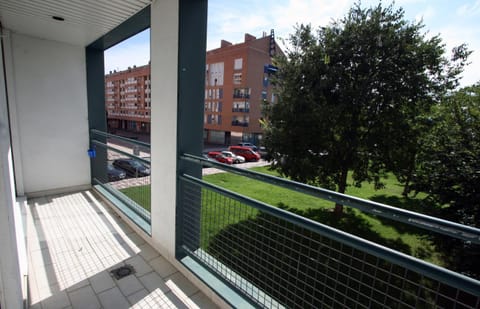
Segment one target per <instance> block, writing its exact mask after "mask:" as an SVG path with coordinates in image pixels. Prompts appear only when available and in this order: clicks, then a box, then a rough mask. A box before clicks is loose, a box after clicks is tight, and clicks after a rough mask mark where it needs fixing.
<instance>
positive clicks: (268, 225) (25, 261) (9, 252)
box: [0, 0, 480, 309]
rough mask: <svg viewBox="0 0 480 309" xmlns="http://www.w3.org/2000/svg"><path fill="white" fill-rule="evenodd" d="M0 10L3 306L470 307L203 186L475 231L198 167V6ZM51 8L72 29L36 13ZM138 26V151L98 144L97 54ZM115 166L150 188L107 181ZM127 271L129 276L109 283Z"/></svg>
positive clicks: (434, 282)
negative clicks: (142, 84)
mask: <svg viewBox="0 0 480 309" xmlns="http://www.w3.org/2000/svg"><path fill="white" fill-rule="evenodd" d="M150 2H151V3H150ZM192 5H194V7H190V6H192ZM76 8H82V9H81V10H80V9H76ZM0 10H1V13H2V14H0V16H1V18H2V20H1V21H2V27H3V29H2V38H1V39H2V43H3V47H4V48H2V49H0V53H2V58H3V60H4V61H0V67H1V69H2V70H1V71H2V72H4V74H2V75H1V77H0V84H1V87H0V123H1V124H2V126H1V130H0V248H1V251H0V259H1V263H0V283H1V284H0V307H1V308H23V307H28V305H31V307H33V308H43V309H45V308H54V307H60V308H68V307H70V306H71V307H91V308H100V307H103V308H122V307H123V308H124V307H134V308H148V307H154V308H156V307H160V308H161V307H193V308H194V307H196V306H198V307H202V308H205V307H206V308H210V307H215V306H218V307H221V308H227V307H244V308H251V307H276V308H286V307H322V306H323V307H365V308H368V307H382V306H396V307H405V308H414V307H435V306H444V307H447V308H450V307H455V306H457V307H466V308H478V307H479V304H480V282H479V281H477V280H474V279H472V278H468V277H465V276H463V275H461V274H458V273H455V272H453V271H450V270H447V269H444V268H442V267H438V266H435V265H432V264H429V263H426V262H423V261H421V260H418V259H416V258H413V257H411V256H408V255H405V254H402V253H399V252H397V251H395V250H393V249H391V248H388V247H383V246H381V245H379V244H376V243H372V242H371V241H368V240H366V239H360V238H358V237H356V236H353V235H350V234H347V233H345V232H343V231H341V230H336V229H334V228H332V227H329V226H326V225H323V224H320V223H318V222H314V221H311V220H308V219H305V218H302V217H300V216H298V215H295V214H292V213H288V212H286V211H284V210H282V209H279V208H277V207H273V206H272V205H268V204H265V203H264V202H261V201H258V200H254V199H252V198H250V197H248V196H244V195H241V194H238V193H235V192H232V191H229V190H226V189H225V188H222V187H218V186H214V185H212V184H210V183H207V182H205V181H204V180H203V179H202V166H203V165H205V166H212V167H215V168H218V169H222V170H224V171H225V172H228V173H235V174H239V175H244V176H246V177H249V178H253V179H257V180H261V181H263V182H267V183H268V184H275V185H280V186H282V187H285V188H288V189H291V190H294V191H301V192H304V193H306V194H309V195H313V196H315V197H317V198H322V199H327V200H328V201H331V202H341V203H343V204H344V205H347V206H349V207H352V208H356V209H358V211H363V212H366V213H373V214H375V215H378V216H382V217H386V218H389V219H393V220H399V221H402V222H405V223H407V224H413V225H415V226H416V227H418V228H422V229H424V230H426V231H427V233H441V234H442V235H445V237H453V238H456V239H458V240H459V241H469V242H475V243H478V242H479V239H480V232H479V230H478V229H472V228H469V227H466V226H461V225H458V224H455V223H451V222H444V221H442V220H438V219H436V218H431V217H426V216H422V215H419V214H416V213H412V212H406V211H402V210H401V209H394V208H392V207H388V206H386V205H382V204H378V203H372V202H368V201H363V200H359V199H355V198H352V197H349V196H344V195H338V194H336V193H335V192H329V191H326V190H323V189H319V188H312V187H310V186H305V185H302V184H299V183H293V182H289V181H286V180H282V179H278V178H271V177H268V176H265V175H261V174H258V173H254V172H249V171H247V170H242V169H237V168H235V167H231V166H226V165H223V164H220V163H216V162H212V161H209V160H205V159H203V158H202V157H200V154H201V152H202V137H203V132H202V128H203V109H204V99H203V98H204V95H205V89H204V83H203V80H202V78H204V76H205V46H206V42H205V36H206V24H207V21H206V17H207V16H206V12H207V3H206V1H179V2H177V1H153V2H152V1H141V0H128V1H123V0H120V1H119V2H112V3H110V4H109V7H105V6H102V5H98V4H96V3H94V2H85V1H81V0H71V1H69V2H68V3H67V2H61V3H60V2H59V3H56V2H52V1H48V2H45V1H44V2H42V1H40V2H37V5H36V6H35V7H33V8H32V7H31V6H30V5H28V4H26V2H24V1H10V2H8V10H7V9H5V1H0ZM12 10H13V11H14V12H13V13H12V14H10V12H12ZM52 11H53V12H56V14H57V12H58V14H65V16H66V19H65V20H67V19H68V16H69V15H68V14H71V13H73V14H74V16H75V18H76V19H75V20H76V24H75V25H73V26H72V25H71V24H69V23H64V24H62V23H61V22H60V21H59V20H53V19H51V20H50V19H49V18H46V17H45V16H44V15H43V14H40V13H41V12H52ZM39 12H40V13H39ZM88 12H96V13H97V14H95V15H91V14H88ZM112 12H115V17H114V18H112ZM123 22H127V25H128V27H125V26H121V24H123ZM19 25H21V27H20V26H19ZM124 25H125V24H124ZM148 27H150V28H151V29H150V31H151V35H150V39H151V44H150V45H151V55H152V61H151V77H152V79H151V80H152V89H153V90H154V91H152V93H151V94H152V96H151V98H152V100H153V101H155V102H161V104H158V106H155V108H153V109H151V110H150V111H149V112H150V114H149V116H148V117H150V115H151V118H152V121H151V141H152V144H151V145H143V144H141V143H140V142H139V141H136V142H135V141H131V140H128V139H125V138H123V139H122V138H121V137H118V136H111V135H108V134H107V133H105V132H106V129H107V123H106V120H105V112H106V108H105V93H104V83H105V72H104V69H103V62H104V52H105V50H106V49H108V48H109V47H111V46H113V45H115V44H117V43H118V42H120V41H122V40H123V39H126V38H127V37H128V36H129V35H131V34H132V33H137V32H139V31H142V30H144V29H146V28H148ZM165 47H168V50H169V51H171V52H168V53H165V52H164V51H165ZM59 60H61V61H59ZM58 72H62V74H58ZM38 76H42V80H46V81H48V82H45V83H41V84H38V78H37V77H38ZM29 85H35V86H36V87H29ZM58 85H69V86H68V87H59V86H58ZM39 87H40V88H39ZM39 89H40V90H41V91H39ZM7 90H8V91H7ZM240 93H241V92H240ZM242 95H243V97H241V98H246V97H245V96H246V95H249V94H248V91H244V94H242ZM122 102H123V101H122ZM114 114H115V113H112V115H114ZM117 114H118V113H117ZM120 115H122V114H120ZM132 116H133V115H132ZM39 123H41V124H42V125H38V124H39ZM130 124H131V123H130ZM130 124H129V125H130ZM232 124H233V123H232ZM246 124H247V123H244V122H235V125H241V126H244V125H246ZM247 125H248V124H247ZM113 138H116V139H117V142H115V143H113V142H112V141H111V140H112V139H113ZM128 145H130V146H128ZM131 145H134V146H131ZM137 146H138V147H137ZM150 147H151V152H149V151H146V149H148V148H150ZM119 158H130V159H133V160H135V161H138V162H141V163H142V164H145V165H147V166H149V167H150V169H151V175H150V176H147V175H145V174H143V175H141V174H140V173H139V172H138V170H137V171H136V172H132V173H131V174H130V175H129V178H128V179H109V177H108V166H109V163H112V161H113V160H115V159H119ZM127 189H128V190H127ZM24 200H26V201H27V202H26V203H24V202H23V201H24ZM25 239H26V244H25ZM124 265H125V266H127V265H130V266H132V267H133V270H134V273H131V271H132V269H131V268H130V269H129V268H127V269H125V268H122V269H121V270H120V271H119V272H116V273H114V274H112V273H111V272H110V271H112V270H114V269H117V268H118V267H119V266H124ZM259 270H260V271H259ZM122 274H125V275H127V276H126V277H124V278H121V279H117V278H115V277H114V275H122Z"/></svg>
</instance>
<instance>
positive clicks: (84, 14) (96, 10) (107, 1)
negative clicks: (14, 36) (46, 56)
mask: <svg viewBox="0 0 480 309" xmlns="http://www.w3.org/2000/svg"><path fill="white" fill-rule="evenodd" d="M151 2H152V0H0V22H1V23H2V26H3V27H4V28H6V29H10V30H12V31H14V32H18V33H23V34H28V35H31V36H35V37H39V38H43V39H49V40H55V41H60V42H66V43H70V44H75V45H82V46H86V45H88V44H90V43H92V42H93V41H95V40H96V39H98V38H99V37H101V36H103V35H104V34H106V33H107V32H109V31H110V30H112V29H114V28H115V27H117V26H118V25H120V24H121V23H122V22H123V21H125V20H127V19H128V18H129V17H131V16H133V15H135V14H136V13H137V12H139V11H140V10H142V9H143V8H145V7H146V6H147V5H149V4H150V3H151ZM52 16H59V17H62V18H64V19H65V20H64V21H58V20H54V19H53V18H52Z"/></svg>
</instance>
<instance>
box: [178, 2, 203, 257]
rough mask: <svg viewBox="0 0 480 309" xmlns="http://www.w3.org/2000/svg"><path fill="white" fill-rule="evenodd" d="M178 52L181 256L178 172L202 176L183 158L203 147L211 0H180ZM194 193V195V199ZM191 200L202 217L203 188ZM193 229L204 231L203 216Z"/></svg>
mask: <svg viewBox="0 0 480 309" xmlns="http://www.w3.org/2000/svg"><path fill="white" fill-rule="evenodd" d="M179 5H180V6H179V53H178V57H179V59H178V113H177V130H178V132H177V158H178V159H177V198H176V200H177V218H176V219H177V222H176V224H177V225H176V227H177V232H176V233H177V235H176V256H177V258H181V257H182V256H183V255H184V253H183V252H182V250H181V243H182V231H183V223H182V222H183V211H182V209H183V207H184V205H183V201H185V199H183V196H184V195H185V193H186V191H185V187H184V186H183V185H182V183H181V181H180V180H179V179H178V175H181V174H183V173H188V174H190V175H194V176H195V177H198V178H201V176H202V168H201V166H200V165H198V164H195V163H193V162H186V161H185V160H180V155H181V154H183V153H191V154H197V155H200V154H201V153H202V149H203V108H204V85H205V50H206V36H207V31H206V30H207V7H208V1H207V0H201V1H199V0H180V2H179ZM192 193H193V194H194V197H193V199H192ZM189 194H190V197H191V198H190V199H189V201H190V203H194V204H195V205H194V207H195V208H196V209H197V211H198V213H197V215H196V216H195V218H200V216H199V215H198V214H199V213H200V206H201V205H200V204H201V190H198V192H196V191H195V192H189ZM195 224H196V226H193V227H192V226H190V227H189V228H190V230H192V228H193V230H196V231H198V235H199V234H200V219H199V222H196V223H195Z"/></svg>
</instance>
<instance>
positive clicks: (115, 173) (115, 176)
mask: <svg viewBox="0 0 480 309" xmlns="http://www.w3.org/2000/svg"><path fill="white" fill-rule="evenodd" d="M107 176H108V181H117V180H122V179H124V178H125V177H126V176H127V175H126V173H125V172H124V171H123V170H121V169H118V168H116V167H115V166H113V165H111V164H107Z"/></svg>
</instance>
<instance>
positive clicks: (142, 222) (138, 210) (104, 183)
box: [90, 130, 151, 233]
mask: <svg viewBox="0 0 480 309" xmlns="http://www.w3.org/2000/svg"><path fill="white" fill-rule="evenodd" d="M107 141H108V142H107ZM90 146H91V150H92V149H93V150H95V151H94V152H95V153H96V154H95V155H94V156H93V157H92V158H91V160H92V166H93V167H94V168H92V183H93V184H94V185H95V187H96V188H97V190H99V191H100V192H101V193H102V194H104V195H106V196H107V198H108V199H109V200H111V201H112V202H113V204H115V206H117V207H118V208H119V209H120V210H121V211H122V212H123V213H124V214H125V215H126V216H127V217H129V218H130V219H131V220H132V221H133V222H135V223H136V224H137V225H138V226H140V227H141V228H142V229H143V230H145V231H146V232H147V233H150V232H151V215H150V208H151V202H150V201H151V195H150V190H151V187H150V184H151V182H150V160H149V157H150V155H149V153H150V145H149V144H147V143H144V142H141V141H136V140H132V139H129V138H125V137H122V136H117V135H113V134H109V133H106V132H102V131H98V130H91V139H90ZM140 154H143V157H142V156H140ZM122 160H127V161H128V162H132V164H134V166H132V167H128V166H125V165H120V163H119V162H120V161H122Z"/></svg>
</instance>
